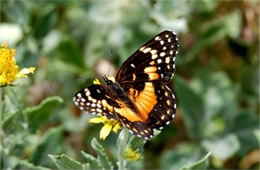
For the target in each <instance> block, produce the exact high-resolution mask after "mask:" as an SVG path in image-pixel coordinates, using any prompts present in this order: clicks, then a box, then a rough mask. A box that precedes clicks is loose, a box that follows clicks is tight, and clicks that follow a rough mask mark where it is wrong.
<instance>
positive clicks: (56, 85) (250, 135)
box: [0, 0, 260, 169]
mask: <svg viewBox="0 0 260 170" xmlns="http://www.w3.org/2000/svg"><path fill="white" fill-rule="evenodd" d="M258 6H259V2H258V1H257V0H250V1H238V2H237V1H236V2H235V1H217V0H215V1H208V0H196V1H185V0H172V1H162V0H155V1H149V0H143V1H139V0H135V1H103V0H97V1H96V0H91V1H73V0H66V1H65V0H64V1H49V2H48V3H47V2H45V1H37V2H36V1H33V0H31V1H29V0H19V1H17V0H1V3H0V16H1V23H0V43H2V42H6V43H7V44H8V46H9V47H11V48H15V49H16V56H15V58H16V61H17V64H18V65H19V69H21V68H23V67H28V66H35V67H36V71H35V73H34V74H33V75H32V76H29V77H28V78H27V79H19V80H17V81H15V82H14V83H13V85H12V86H8V87H0V116H1V122H0V125H1V130H0V140H1V144H0V154H1V155H0V160H1V162H0V166H1V168H2V169H55V168H57V169H218V168H219V169H237V168H241V169H248V168H254V167H256V168H257V167H259V162H260V161H255V160H259V158H256V157H253V156H252V155H251V153H254V152H257V151H258V150H259V143H260V135H259V134H260V132H259V131H260V130H259V123H260V122H259V103H260V102H259V87H260V85H259V77H260V76H259V73H260V71H259V25H258V21H257V18H258V15H257V14H258V13H257V12H256V11H257V10H258V9H257V7H258ZM165 29H171V30H173V31H175V32H176V33H177V35H178V39H179V43H180V50H179V53H178V55H177V57H176V73H175V76H174V78H173V85H172V89H173V91H174V93H175V94H176V101H177V114H176V116H175V119H174V121H173V122H172V123H171V124H170V125H169V126H167V127H165V128H164V129H163V130H162V132H161V133H160V134H159V135H158V136H156V137H155V138H154V139H152V140H150V141H144V140H143V139H140V138H138V137H135V136H132V135H131V134H129V133H128V132H127V131H126V129H123V130H122V131H121V132H120V134H119V135H118V134H117V135H115V134H112V135H110V136H109V137H108V138H107V139H106V140H105V141H104V142H101V141H99V140H98V139H96V138H98V136H99V131H100V129H101V126H99V125H93V124H89V123H88V119H89V118H90V117H91V115H90V114H87V113H80V111H79V110H77V109H76V108H75V106H74V105H73V102H72V98H73V95H74V94H75V92H77V91H79V90H80V89H82V88H84V87H86V86H88V85H90V84H92V81H93V79H94V78H96V77H97V78H100V77H101V76H103V74H106V75H107V74H114V71H113V70H114V69H116V68H119V67H120V66H121V64H122V63H123V62H124V61H125V60H126V59H127V58H128V56H130V55H131V54H132V53H133V52H134V51H135V50H137V49H138V48H139V47H140V46H141V45H142V44H143V43H145V42H146V41H148V40H149V39H151V38H152V37H153V36H154V35H156V34H157V33H159V32H160V31H162V30H165ZM112 50H113V51H114V52H113V53H112V54H111V51H112ZM104 60H108V63H109V64H108V65H102V61H104ZM108 72H110V73H108ZM75 77H81V78H75ZM127 154H128V155H127ZM244 160H249V161H246V162H247V164H243V162H244Z"/></svg>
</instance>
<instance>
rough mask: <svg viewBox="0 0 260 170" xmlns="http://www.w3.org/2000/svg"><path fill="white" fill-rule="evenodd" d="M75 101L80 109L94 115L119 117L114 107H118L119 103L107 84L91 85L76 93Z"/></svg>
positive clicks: (112, 118)
mask: <svg viewBox="0 0 260 170" xmlns="http://www.w3.org/2000/svg"><path fill="white" fill-rule="evenodd" d="M73 101H74V103H75V105H77V106H78V107H79V108H80V110H84V111H87V112H89V113H91V114H93V115H99V116H104V117H106V118H108V119H111V120H116V119H117V115H115V113H114V107H118V105H117V103H116V102H115V101H114V99H113V98H112V97H111V96H110V91H109V90H108V89H107V88H106V87H105V86H102V85H96V84H95V85H91V86H89V87H88V88H85V89H83V90H81V91H79V92H78V93H76V94H75V96H74V98H73Z"/></svg>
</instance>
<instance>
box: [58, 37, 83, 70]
mask: <svg viewBox="0 0 260 170" xmlns="http://www.w3.org/2000/svg"><path fill="white" fill-rule="evenodd" d="M79 51H80V50H79V48H78V47H77V46H76V43H75V42H73V41H72V40H71V39H69V38H68V37H64V38H63V39H62V41H61V42H60V44H59V45H58V47H57V52H58V53H57V56H59V57H60V59H61V60H62V61H63V62H65V63H67V64H70V65H73V66H76V67H80V68H85V67H84V62H83V58H82V55H81V54H80V53H79ZM72 58H73V60H72Z"/></svg>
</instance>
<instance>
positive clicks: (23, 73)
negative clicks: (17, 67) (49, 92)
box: [17, 67, 35, 77]
mask: <svg viewBox="0 0 260 170" xmlns="http://www.w3.org/2000/svg"><path fill="white" fill-rule="evenodd" d="M34 70H35V67H30V68H23V69H22V70H21V71H20V72H19V73H18V74H17V76H18V77H27V75H26V74H30V73H33V72H34Z"/></svg>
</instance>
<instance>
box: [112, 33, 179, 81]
mask: <svg viewBox="0 0 260 170" xmlns="http://www.w3.org/2000/svg"><path fill="white" fill-rule="evenodd" d="M178 47H179V44H178V39H177V37H176V34H175V33H174V32H172V31H163V32H161V33H160V34H158V35H156V36H155V37H154V38H153V39H151V40H150V41H148V42H147V43H146V44H145V45H143V46H142V47H141V48H140V49H138V50H137V51H136V52H135V53H134V54H133V55H131V56H130V57H129V58H128V59H127V60H126V61H125V62H124V64H123V65H122V66H121V68H120V69H119V71H118V73H117V76H116V81H117V82H119V83H120V84H124V83H129V82H140V81H141V82H142V81H156V80H159V81H162V82H168V81H170V80H171V79H172V77H173V75H174V72H175V56H176V54H177V53H178Z"/></svg>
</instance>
